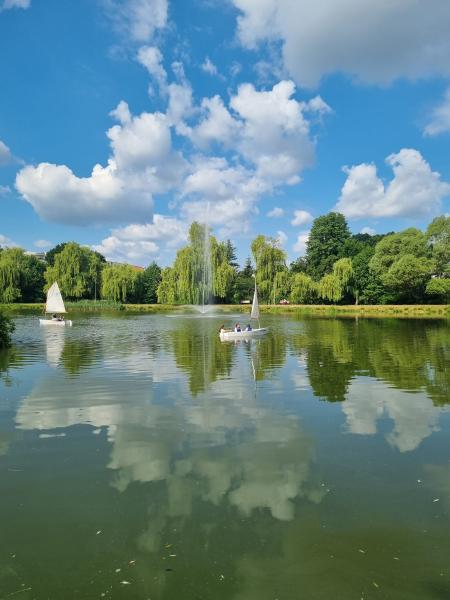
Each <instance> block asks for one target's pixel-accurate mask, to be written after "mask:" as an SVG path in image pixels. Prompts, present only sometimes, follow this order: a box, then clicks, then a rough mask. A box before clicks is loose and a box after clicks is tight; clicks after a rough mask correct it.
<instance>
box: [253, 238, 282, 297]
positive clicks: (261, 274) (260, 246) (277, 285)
mask: <svg viewBox="0 0 450 600" xmlns="http://www.w3.org/2000/svg"><path fill="white" fill-rule="evenodd" d="M251 248H252V253H253V257H254V259H255V264H256V284H257V286H258V292H259V295H260V298H261V301H262V302H265V303H269V302H273V303H275V302H276V301H277V300H278V299H280V298H281V297H282V296H284V295H287V289H288V277H287V275H288V273H287V267H286V253H285V252H284V250H282V249H281V248H280V247H279V244H278V241H277V240H276V239H274V238H271V237H266V236H264V235H258V237H256V238H255V239H254V240H253V242H252V246H251Z"/></svg>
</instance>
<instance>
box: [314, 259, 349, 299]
mask: <svg viewBox="0 0 450 600" xmlns="http://www.w3.org/2000/svg"><path fill="white" fill-rule="evenodd" d="M352 281H353V266H352V261H351V259H350V258H341V259H339V260H337V261H336V262H335V263H334V265H333V272H332V273H328V274H327V275H324V276H323V277H322V279H321V280H320V281H319V284H318V289H319V295H320V297H321V298H323V300H328V301H329V302H340V301H341V300H342V298H343V296H344V294H345V293H347V292H349V291H350V289H351V283H352Z"/></svg>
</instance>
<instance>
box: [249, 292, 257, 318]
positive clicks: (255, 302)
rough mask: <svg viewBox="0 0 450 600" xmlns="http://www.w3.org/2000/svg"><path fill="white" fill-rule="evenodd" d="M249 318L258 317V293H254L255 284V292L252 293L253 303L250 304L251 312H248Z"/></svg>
mask: <svg viewBox="0 0 450 600" xmlns="http://www.w3.org/2000/svg"><path fill="white" fill-rule="evenodd" d="M250 318H251V319H259V304H258V294H257V293H256V285H255V293H254V294H253V304H252V312H251V313H250Z"/></svg>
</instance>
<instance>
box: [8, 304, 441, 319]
mask: <svg viewBox="0 0 450 600" xmlns="http://www.w3.org/2000/svg"><path fill="white" fill-rule="evenodd" d="M44 306H45V305H44V303H35V304H32V303H17V304H0V311H3V312H7V313H15V312H30V313H37V314H39V313H42V312H43V310H44ZM212 306H214V309H215V311H216V312H221V313H223V314H227V313H233V312H234V313H236V312H238V313H248V312H249V308H250V306H249V305H248V304H215V305H212ZM66 307H67V309H68V312H130V313H132V312H135V313H164V312H176V311H188V310H189V311H192V312H193V313H195V312H197V310H196V309H195V307H192V306H187V305H179V304H119V303H118V304H113V303H108V304H106V303H102V302H97V303H96V302H94V301H81V302H67V303H66ZM260 311H261V313H265V314H291V315H293V314H299V315H304V316H319V317H365V318H366V317H368V318H369V317H371V318H383V317H406V318H407V317H414V318H420V317H422V318H447V319H448V318H450V305H448V304H389V305H388V304H386V305H383V304H367V305H358V306H356V305H329V304H328V305H327V304H311V305H308V304H288V305H279V304H276V305H273V304H260Z"/></svg>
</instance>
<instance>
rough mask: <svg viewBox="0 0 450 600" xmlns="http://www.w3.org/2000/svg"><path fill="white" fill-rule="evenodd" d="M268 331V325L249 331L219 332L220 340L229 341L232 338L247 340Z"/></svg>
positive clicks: (232, 339)
mask: <svg viewBox="0 0 450 600" xmlns="http://www.w3.org/2000/svg"><path fill="white" fill-rule="evenodd" d="M268 331H269V328H268V327H259V328H258V329H252V330H251V331H224V332H222V333H219V336H220V340H221V341H222V342H231V341H234V340H248V339H251V338H256V337H261V336H263V335H266V333H267V332H268Z"/></svg>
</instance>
